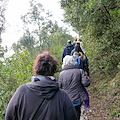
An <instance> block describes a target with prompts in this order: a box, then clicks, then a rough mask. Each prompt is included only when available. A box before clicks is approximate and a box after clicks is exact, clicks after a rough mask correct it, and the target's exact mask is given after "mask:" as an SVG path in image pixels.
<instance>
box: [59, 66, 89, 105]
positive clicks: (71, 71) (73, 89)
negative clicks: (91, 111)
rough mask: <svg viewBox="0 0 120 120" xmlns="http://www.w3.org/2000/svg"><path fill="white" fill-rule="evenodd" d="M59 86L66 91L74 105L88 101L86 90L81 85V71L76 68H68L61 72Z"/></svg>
mask: <svg viewBox="0 0 120 120" xmlns="http://www.w3.org/2000/svg"><path fill="white" fill-rule="evenodd" d="M59 86H60V87H61V88H62V89H64V90H65V92H66V93H67V94H68V96H69V97H70V98H71V100H72V102H73V103H80V102H83V101H87V100H88V95H87V93H86V90H85V88H84V86H83V84H82V83H81V74H80V69H79V68H78V67H76V66H67V67H65V68H64V69H63V70H62V71H61V72H60V75H59Z"/></svg>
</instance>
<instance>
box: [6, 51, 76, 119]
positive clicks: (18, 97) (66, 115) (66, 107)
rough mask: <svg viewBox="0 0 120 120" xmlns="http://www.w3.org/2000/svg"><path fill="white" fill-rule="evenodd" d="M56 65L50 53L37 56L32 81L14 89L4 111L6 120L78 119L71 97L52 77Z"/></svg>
mask: <svg viewBox="0 0 120 120" xmlns="http://www.w3.org/2000/svg"><path fill="white" fill-rule="evenodd" d="M57 64H58V63H57V61H56V59H55V58H54V57H53V55H52V54H51V53H50V52H47V51H44V52H43V53H41V54H39V55H38V56H37V58H36V60H35V62H34V67H33V72H34V73H35V75H33V76H32V82H29V83H26V84H23V85H21V86H20V87H19V88H18V89H17V91H16V92H15V94H14V95H13V97H12V98H11V100H10V102H9V104H8V107H7V109H6V114H5V120H77V115H76V112H75V109H74V107H73V104H72V102H71V100H70V98H69V97H68V95H67V93H65V92H64V91H63V90H61V89H59V86H58V83H57V79H56V78H55V77H54V74H55V72H56V70H57Z"/></svg>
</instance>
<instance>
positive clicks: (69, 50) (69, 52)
mask: <svg viewBox="0 0 120 120" xmlns="http://www.w3.org/2000/svg"><path fill="white" fill-rule="evenodd" d="M70 54H71V47H70V46H67V47H66V55H70Z"/></svg>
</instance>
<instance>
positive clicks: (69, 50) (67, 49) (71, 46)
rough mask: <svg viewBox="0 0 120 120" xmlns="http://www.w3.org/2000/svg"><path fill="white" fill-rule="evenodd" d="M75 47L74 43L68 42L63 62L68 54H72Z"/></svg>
mask: <svg viewBox="0 0 120 120" xmlns="http://www.w3.org/2000/svg"><path fill="white" fill-rule="evenodd" d="M73 49H74V47H73V45H72V44H70V43H68V44H67V45H66V46H65V48H64V50H63V54H62V62H63V58H64V57H65V56H66V55H70V54H71V51H72V50H73Z"/></svg>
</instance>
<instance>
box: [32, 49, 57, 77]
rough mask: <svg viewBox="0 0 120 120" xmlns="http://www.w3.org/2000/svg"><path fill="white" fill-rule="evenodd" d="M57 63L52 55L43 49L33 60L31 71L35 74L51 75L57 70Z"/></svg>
mask: <svg viewBox="0 0 120 120" xmlns="http://www.w3.org/2000/svg"><path fill="white" fill-rule="evenodd" d="M57 65H58V63H57V60H56V59H55V58H54V57H53V55H52V54H51V53H50V52H48V51H44V52H43V53H41V54H39V55H38V56H37V58H36V60H35V61H34V66H33V72H34V73H35V74H36V75H45V76H52V75H54V73H55V72H56V70H57Z"/></svg>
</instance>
